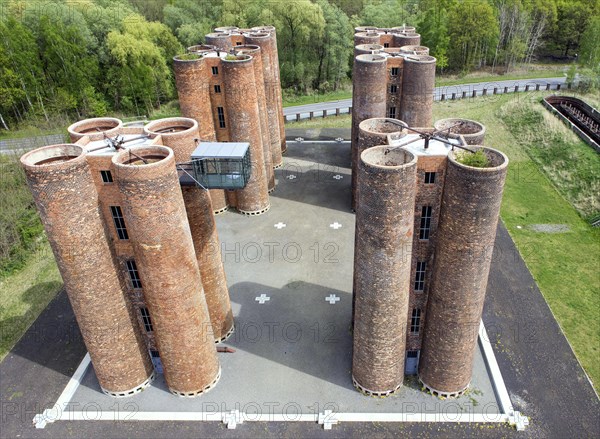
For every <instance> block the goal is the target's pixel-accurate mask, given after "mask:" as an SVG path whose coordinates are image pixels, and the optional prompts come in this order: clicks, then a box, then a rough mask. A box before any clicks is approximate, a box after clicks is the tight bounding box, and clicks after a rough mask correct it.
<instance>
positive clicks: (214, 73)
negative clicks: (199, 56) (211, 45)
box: [212, 66, 219, 75]
mask: <svg viewBox="0 0 600 439" xmlns="http://www.w3.org/2000/svg"><path fill="white" fill-rule="evenodd" d="M212 74H213V75H218V74H219V68H218V67H217V66H213V67H212Z"/></svg>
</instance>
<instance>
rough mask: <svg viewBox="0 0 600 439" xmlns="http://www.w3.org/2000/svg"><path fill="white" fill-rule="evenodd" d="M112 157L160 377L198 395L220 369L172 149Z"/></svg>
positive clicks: (148, 149)
mask: <svg viewBox="0 0 600 439" xmlns="http://www.w3.org/2000/svg"><path fill="white" fill-rule="evenodd" d="M131 153H134V154H137V155H138V156H141V157H143V158H145V159H147V160H149V161H150V163H149V164H143V163H142V162H141V161H140V160H138V159H137V158H135V156H133V155H132V154H131ZM112 160H113V165H114V166H115V169H116V170H117V176H118V179H117V183H118V185H119V189H120V191H121V197H122V203H123V204H122V208H123V213H124V216H125V219H126V221H127V224H128V226H129V227H130V230H129V232H130V235H131V240H132V243H133V249H134V253H135V259H136V263H137V267H138V271H139V274H140V277H141V280H142V283H143V285H144V295H145V298H146V303H147V305H148V308H149V311H150V315H151V317H152V320H153V326H154V331H155V336H156V342H157V345H158V349H159V352H160V356H161V360H162V363H163V367H164V372H165V379H166V381H167V384H168V386H169V389H170V390H171V391H173V392H179V393H185V394H196V393H198V392H202V391H204V390H206V389H207V388H208V387H210V386H212V385H214V383H215V380H216V379H217V377H218V376H219V371H220V367H219V361H218V358H217V354H216V348H215V344H214V335H213V330H212V326H211V324H210V317H209V312H208V307H207V304H206V300H205V297H204V291H203V288H202V282H201V278H200V271H199V268H198V262H197V259H196V254H195V252H194V245H193V241H192V235H191V232H190V226H189V224H188V221H187V217H186V211H185V206H184V202H183V196H182V194H181V188H180V186H179V178H178V175H177V170H176V168H175V157H174V154H173V151H172V150H171V149H170V148H167V147H164V146H138V147H132V148H130V149H128V150H126V151H122V152H120V153H118V154H116V155H114V156H113V159H112Z"/></svg>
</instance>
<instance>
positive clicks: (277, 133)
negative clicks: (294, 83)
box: [246, 32, 285, 168]
mask: <svg viewBox="0 0 600 439" xmlns="http://www.w3.org/2000/svg"><path fill="white" fill-rule="evenodd" d="M246 43H247V44H252V45H256V46H259V47H260V50H261V58H262V64H263V79H264V84H265V99H266V102H267V120H268V125H269V137H270V141H271V143H270V145H271V156H272V161H273V167H275V168H278V167H280V166H281V165H282V164H283V158H282V156H281V154H282V151H283V148H282V137H281V127H280V126H279V125H280V119H279V104H278V100H279V91H278V89H279V88H280V87H281V85H280V83H279V74H278V70H277V71H276V70H275V66H276V65H277V66H278V64H277V62H278V60H277V57H276V54H277V45H276V42H275V40H274V39H273V37H272V36H271V35H270V34H269V33H267V32H251V33H248V34H246ZM283 142H285V134H284V136H283Z"/></svg>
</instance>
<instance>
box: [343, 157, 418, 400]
mask: <svg viewBox="0 0 600 439" xmlns="http://www.w3.org/2000/svg"><path fill="white" fill-rule="evenodd" d="M387 150H388V147H386V146H379V147H373V148H370V149H368V150H366V151H364V152H363V153H362V155H361V161H360V164H359V176H358V186H359V192H358V194H359V195H358V196H359V204H358V210H357V212H356V234H355V239H356V242H355V254H354V295H355V297H356V302H355V309H354V348H353V358H352V376H353V378H354V380H355V382H356V383H358V385H359V386H360V387H362V389H363V390H368V391H370V392H378V393H383V394H385V393H386V392H391V391H394V390H396V389H398V388H399V387H400V386H401V385H402V382H403V379H404V356H405V341H406V315H407V312H408V291H409V282H410V254H407V249H410V248H411V245H412V239H413V210H414V197H415V175H416V169H417V163H416V158H415V157H414V156H413V155H412V154H411V153H409V152H406V151H404V150H402V149H394V150H392V151H390V152H389V153H388V154H385V152H386V151H387ZM360 387H359V388H360Z"/></svg>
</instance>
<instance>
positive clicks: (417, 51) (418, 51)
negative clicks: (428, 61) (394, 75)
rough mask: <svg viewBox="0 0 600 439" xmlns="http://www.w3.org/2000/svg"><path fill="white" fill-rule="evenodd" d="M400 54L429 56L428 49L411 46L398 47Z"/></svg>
mask: <svg viewBox="0 0 600 439" xmlns="http://www.w3.org/2000/svg"><path fill="white" fill-rule="evenodd" d="M399 52H400V53H406V54H410V55H429V47H425V46H419V45H412V46H402V47H400V51H399Z"/></svg>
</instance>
